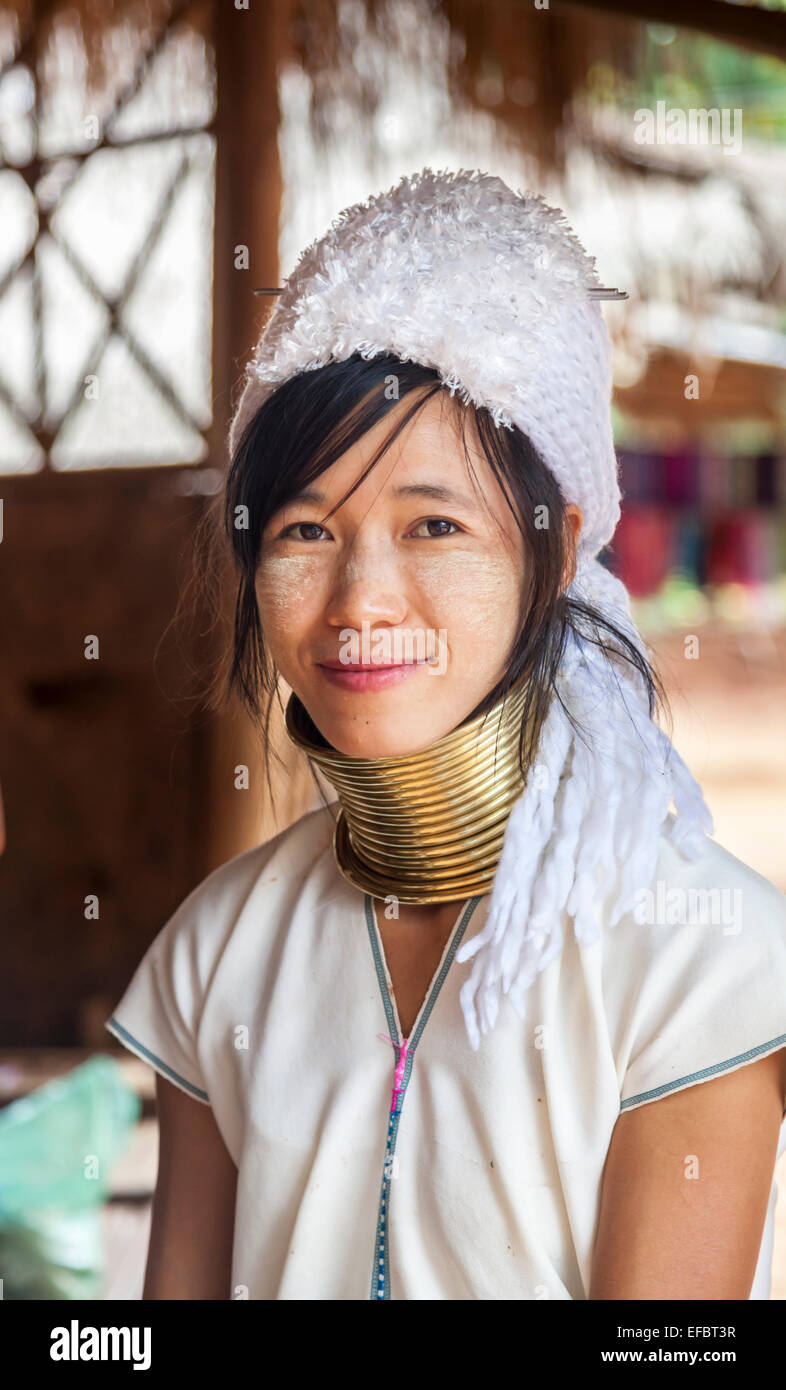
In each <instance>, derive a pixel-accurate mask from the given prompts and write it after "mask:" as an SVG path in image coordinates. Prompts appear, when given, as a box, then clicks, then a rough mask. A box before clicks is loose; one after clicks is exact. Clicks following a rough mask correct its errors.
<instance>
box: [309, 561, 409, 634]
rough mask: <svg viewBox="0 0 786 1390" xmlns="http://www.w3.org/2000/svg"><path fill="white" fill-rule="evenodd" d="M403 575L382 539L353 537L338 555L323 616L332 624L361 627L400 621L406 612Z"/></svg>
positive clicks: (406, 604)
mask: <svg viewBox="0 0 786 1390" xmlns="http://www.w3.org/2000/svg"><path fill="white" fill-rule="evenodd" d="M408 607H409V604H408V600H407V596H406V589H405V582H404V576H403V574H402V573H401V569H400V566H399V564H398V563H397V560H396V558H395V556H393V555H391V554H390V553H389V552H388V551H387V549H386V548H385V546H384V543H382V542H378V543H374V542H371V541H366V542H364V543H362V544H361V543H360V542H359V541H357V539H356V541H355V542H354V543H353V544H352V546H351V547H349V549H348V550H347V551H346V553H345V554H344V555H343V556H342V557H341V558H340V559H339V561H338V564H337V566H336V571H335V579H334V582H333V585H332V589H331V593H330V598H329V600H328V603H327V605H326V608H325V617H326V620H327V622H328V623H329V624H330V626H331V627H338V628H342V627H351V628H356V629H357V630H358V631H360V630H361V627H362V624H363V623H364V622H367V623H371V624H372V626H374V625H378V626H384V625H386V624H390V625H391V626H393V625H396V624H398V623H403V621H404V619H405V618H406V616H407V612H408Z"/></svg>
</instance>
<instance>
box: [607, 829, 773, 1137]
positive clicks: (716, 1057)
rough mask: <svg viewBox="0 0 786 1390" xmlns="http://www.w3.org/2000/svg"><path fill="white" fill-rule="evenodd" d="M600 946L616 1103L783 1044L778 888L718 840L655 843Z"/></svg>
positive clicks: (644, 1098)
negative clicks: (611, 1024) (641, 886)
mask: <svg viewBox="0 0 786 1390" xmlns="http://www.w3.org/2000/svg"><path fill="white" fill-rule="evenodd" d="M609 951H610V952H611V953H612V958H613V960H614V964H613V965H612V966H611V967H610V976H611V979H612V981H613V988H612V993H615V992H616V1002H617V1018H618V1038H619V1039H620V1053H619V1067H620V1074H621V1087H620V1102H621V1106H620V1108H621V1109H622V1110H629V1109H632V1108H633V1107H634V1106H638V1105H643V1104H645V1103H647V1102H648V1101H653V1100H657V1099H658V1098H659V1097H660V1096H664V1095H668V1094H669V1093H670V1092H672V1091H678V1090H682V1089H683V1088H685V1087H687V1086H692V1085H695V1084H696V1083H699V1082H702V1081H708V1080H710V1079H711V1078H712V1077H714V1076H718V1075H720V1074H721V1073H722V1072H727V1071H733V1070H734V1069H735V1068H737V1067H741V1066H744V1065H746V1064H747V1063H748V1062H753V1061H756V1060H757V1059H758V1058H759V1057H763V1056H765V1055H766V1054H767V1053H769V1052H773V1051H776V1050H777V1049H779V1048H781V1047H784V1046H786V897H784V895H783V893H781V892H780V890H779V889H778V888H776V887H775V885H774V884H772V883H770V882H769V880H768V879H765V878H763V877H762V876H761V875H760V874H758V873H756V872H755V870H753V869H751V868H750V867H749V866H748V865H746V864H744V863H743V862H742V861H741V860H739V859H737V858H736V857H735V856H734V855H732V854H730V853H729V852H728V851H727V850H725V849H724V848H723V847H722V846H720V845H719V844H717V842H715V841H708V842H707V850H706V853H705V854H704V855H702V857H701V859H699V860H696V861H693V862H690V861H686V860H684V859H683V858H682V856H681V855H680V854H679V853H678V851H677V850H676V849H674V848H673V847H672V846H671V845H670V844H667V845H665V846H664V848H663V849H662V851H661V855H660V858H659V864H658V875H657V877H656V880H655V882H654V883H653V885H652V887H651V889H650V890H648V892H647V893H646V894H641V895H640V896H639V902H638V905H637V907H636V909H635V912H634V913H633V914H629V915H628V916H627V917H625V918H623V919H621V921H620V923H619V924H618V925H617V927H615V928H613V930H612V932H611V934H610V945H609ZM615 953H616V954H615Z"/></svg>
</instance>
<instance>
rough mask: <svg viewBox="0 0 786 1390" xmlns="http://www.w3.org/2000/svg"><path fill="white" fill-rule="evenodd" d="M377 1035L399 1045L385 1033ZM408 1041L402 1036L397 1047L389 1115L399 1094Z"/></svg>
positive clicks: (396, 1102)
mask: <svg viewBox="0 0 786 1390" xmlns="http://www.w3.org/2000/svg"><path fill="white" fill-rule="evenodd" d="M377 1037H378V1038H381V1039H382V1041H383V1042H389V1043H392V1044H393V1046H394V1047H399V1044H398V1043H397V1042H395V1041H394V1039H393V1038H390V1037H388V1035H387V1033H377ZM408 1042H409V1038H404V1039H403V1041H402V1043H401V1046H400V1047H399V1055H398V1064H397V1066H396V1075H395V1077H394V1080H393V1096H392V1098H391V1102H390V1113H391V1115H394V1114H395V1113H396V1108H397V1105H398V1098H399V1096H400V1095H401V1079H402V1077H403V1075H404V1067H405V1066H406V1064H407V1043H408Z"/></svg>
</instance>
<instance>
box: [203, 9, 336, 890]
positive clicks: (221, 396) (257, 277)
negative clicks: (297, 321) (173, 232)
mask: <svg viewBox="0 0 786 1390" xmlns="http://www.w3.org/2000/svg"><path fill="white" fill-rule="evenodd" d="M293 9H294V3H293V0H247V7H244V6H243V5H242V4H238V5H235V4H233V3H231V0H222V3H221V4H220V5H217V6H216V10H215V14H216V21H215V22H216V59H217V72H218V112H217V121H216V132H217V173H216V224H215V262H214V296H213V300H214V320H213V362H214V411H215V420H214V425H213V430H212V432H211V441H210V442H211V450H210V453H211V462H212V463H213V466H214V467H217V468H218V469H219V470H220V471H221V473H222V474H225V473H226V470H227V467H228V452H227V431H228V426H229V420H230V418H231V414H232V409H233V406H234V404H236V402H237V399H238V398H239V392H240V387H241V378H242V373H243V369H244V367H245V363H246V362H247V360H248V359H249V357H250V356H251V353H252V352H253V349H254V346H255V344H256V342H257V340H258V338H259V335H260V332H261V330H262V328H263V326H264V323H265V320H266V318H267V316H268V315H269V313H270V312H271V311H272V308H273V303H274V300H273V299H272V298H271V299H270V300H266V299H265V298H263V297H262V296H256V295H254V294H253V289H254V287H255V286H256V285H271V286H272V285H277V284H278V283H279V278H278V277H279V264H278V234H279V218H280V210H281V197H282V171H281V165H280V160H279V153H278V130H279V120H280V111H279V102H278V72H279V67H280V65H281V63H282V62H283V61H284V60H285V59H286V57H287V55H288V52H289V25H290V22H291V16H292V12H293ZM244 246H245V247H248V269H242V268H236V256H237V251H236V248H238V247H244ZM230 600H231V595H227V607H228V609H231V602H230ZM206 740H207V743H206V756H205V770H204V792H203V795H202V796H201V798H200V800H201V805H202V806H203V807H204V812H205V826H204V831H203V833H204V841H203V845H202V857H203V861H204V863H205V872H209V870H210V869H211V868H213V867H216V866H217V865H219V864H222V863H224V862H225V861H226V860H227V859H229V858H231V857H232V856H233V855H235V854H239V853H241V852H242V851H243V850H245V849H247V848H250V847H251V846H252V845H255V844H258V843H260V841H262V840H264V839H267V838H269V837H270V836H271V835H273V834H275V833H276V831H277V830H278V829H281V828H283V826H284V825H287V824H289V823H290V822H291V821H292V820H294V819H296V817H297V816H298V815H300V814H302V812H303V811H304V810H305V809H306V807H307V805H308V804H313V799H314V794H313V783H312V782H311V779H310V777H309V776H308V773H307V770H306V769H305V768H304V766H303V761H302V759H301V757H300V755H298V754H297V753H296V750H295V749H293V748H291V745H289V743H288V740H286V739H284V738H282V737H281V735H279V736H278V737H277V740H276V742H277V746H278V747H279V749H280V752H281V755H282V757H283V758H284V759H285V761H286V763H287V766H288V768H289V769H291V771H290V775H289V777H288V778H287V777H285V778H284V780H283V782H281V779H280V778H279V779H277V784H281V785H282V789H283V792H284V795H283V796H282V797H281V804H280V805H277V807H276V814H275V815H274V814H273V812H272V810H271V809H270V807H269V804H268V800H267V795H266V793H265V792H264V791H263V780H262V779H263V768H262V757H261V752H262V750H261V747H260V742H259V737H258V735H257V733H256V730H255V729H254V727H253V725H252V724H251V721H250V720H249V719H248V717H247V716H246V715H245V713H244V712H243V711H242V710H241V709H240V708H239V706H238V707H236V708H234V709H232V710H229V711H227V712H226V713H225V714H222V715H221V716H218V717H216V718H214V719H213V720H212V722H211V725H210V728H209V731H208V733H207V736H206ZM241 764H245V765H246V766H248V768H249V773H250V777H251V787H250V790H249V791H243V790H238V789H237V788H236V786H235V780H234V769H235V768H236V767H237V766H238V765H241Z"/></svg>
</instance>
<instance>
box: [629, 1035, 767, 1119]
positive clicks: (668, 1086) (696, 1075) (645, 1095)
mask: <svg viewBox="0 0 786 1390" xmlns="http://www.w3.org/2000/svg"><path fill="white" fill-rule="evenodd" d="M781 1043H786V1033H781V1034H779V1036H778V1037H777V1038H770V1041H769V1042H766V1043H760V1044H759V1046H758V1047H752V1048H750V1049H749V1051H748V1052H740V1053H738V1054H737V1056H736V1057H729V1058H727V1060H726V1061H725V1062H716V1063H715V1065H714V1066H712V1067H704V1068H703V1070H702V1071H694V1072H691V1073H690V1075H689V1076H680V1077H678V1078H677V1080H676V1081H666V1082H664V1084H663V1085H662V1086H656V1087H655V1089H654V1091H640V1092H639V1094H638V1095H637V1096H628V1099H627V1100H623V1101H622V1102H621V1104H620V1110H621V1111H622V1110H624V1109H625V1108H626V1106H628V1105H638V1103H639V1101H642V1100H655V1099H656V1097H658V1096H665V1095H667V1094H668V1092H669V1091H674V1090H676V1088H677V1087H678V1086H687V1085H689V1084H690V1083H691V1082H693V1081H701V1080H702V1078H703V1077H706V1076H716V1075H718V1073H719V1072H722V1071H727V1070H728V1068H729V1067H734V1066H736V1065H737V1064H738V1063H739V1062H748V1061H751V1060H752V1059H753V1058H754V1057H758V1056H760V1054H761V1053H763V1052H767V1051H768V1049H770V1048H773V1047H778V1046H780V1044H781Z"/></svg>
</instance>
